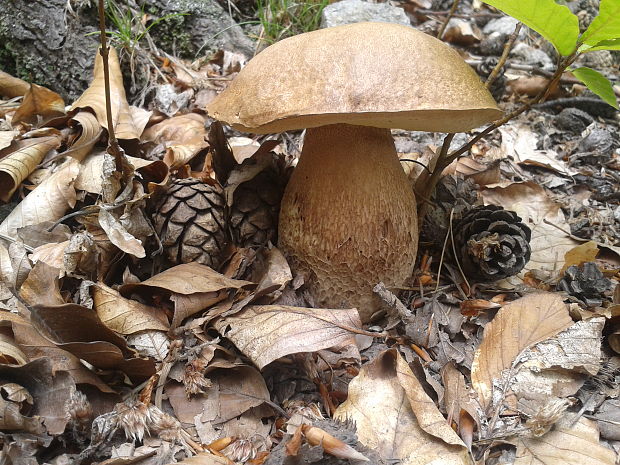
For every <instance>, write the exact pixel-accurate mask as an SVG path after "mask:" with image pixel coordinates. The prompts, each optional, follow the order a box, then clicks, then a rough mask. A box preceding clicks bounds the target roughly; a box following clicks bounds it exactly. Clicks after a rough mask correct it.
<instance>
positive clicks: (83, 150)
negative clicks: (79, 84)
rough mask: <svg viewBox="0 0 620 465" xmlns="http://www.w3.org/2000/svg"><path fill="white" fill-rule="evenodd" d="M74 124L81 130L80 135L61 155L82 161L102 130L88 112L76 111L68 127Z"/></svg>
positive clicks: (93, 116)
mask: <svg viewBox="0 0 620 465" xmlns="http://www.w3.org/2000/svg"><path fill="white" fill-rule="evenodd" d="M74 124H77V125H79V126H80V127H81V128H82V133H81V134H80V137H78V139H77V140H76V141H75V142H74V143H73V145H72V146H71V147H69V148H68V149H67V150H65V151H64V152H63V155H65V156H70V157H72V158H75V159H76V160H79V161H82V160H84V157H86V155H88V154H89V153H90V152H91V150H92V149H93V147H94V146H95V144H96V143H97V141H98V140H99V138H100V137H101V134H102V133H103V129H101V126H100V125H99V122H98V121H97V118H96V117H95V115H93V114H92V113H89V112H88V111H78V112H77V114H76V115H75V116H74V117H73V118H71V120H70V121H69V125H70V126H71V127H73V125H74ZM81 172H82V170H80V173H81ZM76 182H77V181H76Z"/></svg>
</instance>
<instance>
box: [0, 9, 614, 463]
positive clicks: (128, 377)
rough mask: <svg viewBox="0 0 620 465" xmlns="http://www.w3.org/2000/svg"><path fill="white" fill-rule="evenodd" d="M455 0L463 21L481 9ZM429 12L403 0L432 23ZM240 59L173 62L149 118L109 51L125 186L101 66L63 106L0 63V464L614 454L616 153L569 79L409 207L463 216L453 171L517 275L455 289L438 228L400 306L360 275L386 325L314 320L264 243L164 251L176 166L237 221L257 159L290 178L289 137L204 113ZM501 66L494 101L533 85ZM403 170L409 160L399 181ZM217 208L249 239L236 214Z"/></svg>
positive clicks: (282, 263) (608, 459)
mask: <svg viewBox="0 0 620 465" xmlns="http://www.w3.org/2000/svg"><path fill="white" fill-rule="evenodd" d="M463 3H464V5H461V7H460V8H464V10H463V11H465V12H468V11H469V12H470V13H471V12H473V15H474V16H472V18H477V16H475V15H476V14H478V13H479V12H481V11H483V10H480V8H481V6H480V5H478V6H476V2H473V4H474V6H473V7H472V6H471V5H470V4H469V3H470V2H463ZM546 3H548V2H546ZM431 6H432V5H431V4H430V2H407V5H404V7H405V10H406V11H408V12H409V14H410V16H411V17H412V18H414V22H416V21H417V22H419V23H420V24H421V23H424V24H425V26H424V27H431V28H435V29H437V28H438V27H439V26H440V21H439V20H438V19H437V18H441V15H439V16H433V14H432V13H428V11H427V10H426V9H427V8H430V7H431ZM547 6H548V7H549V8H551V7H552V6H550V5H547ZM472 8H473V10H472ZM457 11H458V10H457ZM484 11H486V10H484ZM485 14H486V13H485ZM491 14H493V13H491ZM461 16H465V15H461ZM447 26H448V27H447V28H446V31H445V33H444V39H445V40H447V41H449V42H451V43H453V44H455V45H457V46H461V47H464V48H463V51H464V53H465V54H467V55H468V59H469V60H470V61H472V62H473V61H475V60H477V59H478V58H479V55H477V53H478V52H480V51H482V50H484V47H485V46H487V45H488V44H487V43H486V41H487V37H485V33H483V32H482V31H481V27H479V25H477V24H476V20H475V19H471V18H463V17H459V18H455V19H453V20H452V21H450V22H449V23H448V24H447ZM531 26H532V27H534V28H536V27H538V26H537V25H536V24H533V25H531ZM539 32H540V31H539ZM546 33H548V31H546V30H545V31H543V35H545V34H546ZM519 40H522V39H519ZM555 45H556V47H558V48H564V47H565V44H563V43H556V44H555ZM526 58H527V57H526ZM244 63H245V60H244V59H242V58H240V57H237V56H235V55H234V54H231V52H223V53H221V54H219V55H216V56H215V57H214V58H213V60H212V61H211V62H206V64H204V65H203V67H202V68H201V69H199V70H197V69H196V68H190V67H188V66H186V65H185V64H183V63H182V62H181V61H180V60H177V59H173V60H171V61H170V62H169V63H168V64H167V65H165V66H162V69H164V71H165V72H167V73H170V75H174V76H175V79H178V80H179V81H183V82H184V85H185V86H187V87H190V88H191V87H192V86H195V87H196V88H197V89H199V90H198V91H197V92H196V93H194V92H193V91H192V92H189V93H188V94H183V91H181V90H180V88H179V89H177V88H174V87H173V88H172V97H173V98H172V99H171V101H170V102H169V104H168V105H164V102H162V101H160V102H159V104H160V105H161V108H160V109H159V110H160V111H159V112H158V111H151V110H152V109H153V108H155V107H153V108H151V109H149V110H148V111H147V110H144V109H140V108H136V107H132V106H131V105H130V104H129V102H128V101H127V96H126V94H125V89H124V87H123V79H122V74H121V68H120V65H119V63H118V59H117V58H116V57H115V55H114V54H112V56H111V59H110V64H111V79H110V80H111V84H112V99H111V104H112V122H113V125H114V129H115V132H116V136H117V137H118V139H119V140H121V142H122V145H123V148H124V149H125V150H126V151H127V153H128V154H129V155H131V156H129V155H127V156H123V157H124V159H125V160H126V161H125V163H127V169H126V170H124V173H125V178H124V179H117V178H115V177H114V174H113V173H114V171H115V167H114V165H113V163H114V160H112V157H111V156H110V154H109V153H107V152H106V150H105V147H104V146H103V145H102V141H101V136H102V134H104V133H105V130H106V129H107V124H108V123H107V119H106V115H105V100H104V99H103V82H104V81H103V70H102V59H101V56H100V55H99V54H97V57H96V60H95V75H94V78H93V82H92V84H91V87H90V88H89V89H87V90H86V91H85V93H84V94H83V95H82V97H80V98H79V99H78V100H77V101H76V102H73V103H72V104H71V105H70V106H69V107H68V110H67V112H65V106H64V102H63V101H62V99H61V98H60V97H59V96H58V95H57V94H55V93H54V92H53V91H52V90H49V89H45V88H44V87H41V86H37V85H35V84H33V85H30V84H28V83H25V82H24V81H21V80H19V79H17V78H14V77H12V76H10V75H8V74H6V73H3V72H0V94H1V95H2V96H4V97H6V98H8V99H12V98H15V97H23V98H22V99H21V103H19V104H13V103H11V104H10V105H7V106H4V105H2V106H0V116H1V117H2V118H3V119H2V120H0V123H1V124H0V129H2V130H0V199H2V201H3V202H5V203H6V202H12V203H11V204H9V205H10V206H11V209H10V210H7V212H8V214H4V215H2V221H1V222H0V234H1V236H0V238H1V240H0V322H1V327H2V332H1V335H0V357H1V362H2V363H0V379H2V383H0V391H1V393H2V395H1V396H0V401H1V402H2V403H3V406H2V411H3V412H4V413H3V415H2V421H1V422H0V423H1V424H0V431H2V438H3V450H2V452H0V454H2V455H1V457H2V458H3V460H9V461H12V462H7V463H28V464H30V463H33V464H34V463H100V464H126V463H141V464H142V463H143V464H167V463H187V464H227V465H230V464H231V463H240V464H252V465H257V464H267V465H269V464H272V465H273V464H281V463H326V464H327V463H346V462H350V463H364V462H370V463H373V464H383V463H386V464H387V463H393V461H395V460H398V461H399V462H400V463H403V464H418V463H419V464H422V463H436V464H472V463H489V464H495V463H514V464H524V463H528V464H531V463H540V464H555V463H569V464H571V463H574V464H586V465H587V464H607V463H609V464H612V463H615V462H617V457H618V451H619V450H620V446H619V444H620V428H619V427H618V422H619V421H620V418H619V416H620V414H619V413H618V412H619V411H620V405H619V404H618V402H617V398H618V396H619V395H620V387H619V379H620V375H619V373H620V342H619V341H620V336H619V335H620V310H619V306H620V297H619V295H620V294H618V292H619V291H618V289H620V287H618V270H619V267H620V261H619V258H618V252H619V249H618V248H617V247H618V246H619V245H620V244H618V232H617V231H618V228H619V226H618V224H619V221H620V214H619V213H618V212H619V211H620V206H619V205H618V200H619V199H618V197H617V195H615V194H614V192H617V188H618V179H619V178H618V175H617V172H618V168H619V167H620V164H618V156H619V155H620V154H619V153H618V138H619V134H618V130H617V126H614V123H613V122H612V121H611V120H610V119H609V117H608V114H607V113H605V112H604V111H600V110H597V109H594V110H590V111H591V112H592V113H587V112H585V113H586V116H584V115H581V114H579V113H576V112H574V111H572V110H573V109H574V108H573V107H569V108H570V109H571V112H567V111H566V108H564V107H563V103H562V102H563V101H564V100H566V99H567V98H574V99H576V101H579V95H578V92H581V91H582V90H583V89H581V90H580V89H579V88H576V87H575V86H576V84H575V83H574V82H573V81H571V80H570V78H569V77H566V78H564V82H562V83H561V86H560V88H558V89H557V92H556V93H555V94H554V95H553V96H554V97H556V98H557V103H556V104H555V105H556V107H555V108H554V107H553V106H552V105H553V102H554V100H550V102H549V104H550V105H547V104H543V105H547V106H546V107H543V106H540V107H536V108H535V109H533V110H531V111H530V112H528V113H526V115H527V117H525V116H524V117H521V118H519V119H517V120H515V121H513V122H511V123H510V124H508V125H506V126H504V127H502V128H501V129H500V131H499V134H498V135H495V136H493V135H492V136H491V137H488V138H485V139H482V140H480V141H478V142H477V143H476V144H475V145H474V146H473V147H472V149H471V150H470V152H469V154H467V156H466V157H462V158H460V159H458V160H456V161H455V162H454V163H453V164H452V165H451V166H449V167H448V168H446V170H445V171H444V173H443V175H444V178H443V179H442V184H440V186H439V192H442V194H441V195H443V197H441V198H440V197H439V194H438V195H437V196H436V197H435V199H433V202H434V208H436V210H433V212H431V214H430V216H432V215H433V214H435V215H437V217H439V213H437V212H439V210H441V209H443V213H442V214H444V216H443V218H444V220H445V218H447V217H450V214H449V215H447V216H446V215H445V213H446V209H448V210H452V209H454V208H455V205H460V207H462V208H463V211H464V210H465V209H467V208H468V207H470V206H471V205H470V200H471V199H466V197H465V196H464V195H463V185H464V184H463V183H467V182H473V184H469V185H470V186H472V185H473V186H474V187H473V188H470V194H472V193H473V194H475V195H474V201H476V202H477V203H484V204H487V205H488V204H491V205H499V206H502V207H504V208H505V209H508V210H513V211H515V212H516V213H517V214H518V215H519V216H520V217H521V218H522V221H523V222H524V224H526V225H527V226H528V227H529V228H530V229H531V231H532V241H531V247H532V252H531V258H530V260H529V263H528V264H527V265H526V267H525V268H524V269H523V271H521V272H520V273H519V274H518V275H517V276H513V277H510V278H507V279H504V280H502V281H498V282H495V283H476V282H474V281H470V280H467V279H466V277H464V276H463V275H462V273H461V271H460V269H459V264H458V261H457V260H455V257H454V256H453V255H450V252H448V254H447V255H446V256H444V254H443V252H442V247H443V239H444V237H445V236H444V235H443V234H442V237H441V238H439V240H436V241H435V242H434V243H431V242H429V243H426V244H425V243H423V244H422V247H421V251H420V254H421V256H423V257H424V258H423V259H422V260H420V262H419V263H420V265H419V267H418V270H419V271H417V272H416V276H414V280H413V281H412V283H411V284H412V286H411V287H410V288H408V289H405V290H404V292H403V293H402V294H401V295H400V299H399V298H398V297H396V295H395V294H393V293H392V292H393V291H394V292H395V291H396V290H394V289H387V288H385V286H381V285H380V283H377V284H378V286H377V287H376V292H377V294H378V295H379V296H380V298H381V299H382V300H384V301H385V302H386V305H387V307H388V318H387V320H382V321H380V322H378V323H377V324H373V325H366V326H363V325H362V324H361V321H360V319H359V314H358V313H357V310H356V309H321V308H312V307H314V305H313V301H312V298H311V296H309V295H308V294H307V293H306V292H305V291H304V279H305V277H304V276H294V275H293V274H292V273H291V270H290V268H289V266H288V263H287V261H286V258H285V257H284V255H283V254H282V253H281V252H280V251H279V250H278V248H277V247H275V246H274V243H275V241H274V243H269V240H267V241H265V242H264V243H262V244H260V245H258V246H257V245H256V244H252V245H250V246H248V245H247V244H243V245H240V244H234V243H230V244H226V247H223V248H222V250H221V256H220V257H218V259H219V260H221V263H222V266H221V267H220V268H219V269H218V270H215V269H212V268H210V267H208V266H206V265H204V264H201V263H199V262H197V261H194V262H190V263H170V261H168V260H164V259H163V258H162V255H161V250H162V248H163V247H164V245H163V244H162V243H161V242H160V238H159V237H157V234H156V232H155V230H154V229H153V227H152V223H151V216H152V214H153V212H152V211H151V210H150V208H151V205H152V203H151V198H157V196H158V195H163V194H162V190H163V188H164V187H165V186H166V185H167V183H168V182H169V179H170V178H171V177H178V178H185V177H196V178H198V179H201V180H203V181H204V182H208V183H212V184H215V183H219V184H221V185H222V187H223V189H222V192H223V195H224V198H223V202H224V203H225V204H226V205H227V207H230V208H236V207H237V204H236V202H240V201H239V200H238V196H239V195H240V194H239V193H240V192H241V191H243V190H244V188H248V186H249V185H250V184H251V183H252V182H257V181H256V180H257V179H262V178H261V176H263V175H262V174H261V173H263V174H264V173H266V172H268V171H269V170H274V169H275V168H274V167H276V168H277V170H276V171H275V172H277V173H278V174H279V176H281V177H282V179H284V182H285V180H286V177H287V175H288V173H290V171H291V169H293V166H294V164H295V157H294V156H293V153H294V149H293V145H294V144H293V143H292V141H294V139H295V138H296V137H298V135H295V134H293V135H285V136H284V139H285V143H284V144H282V143H281V144H280V145H278V143H277V141H274V140H269V139H258V138H253V139H250V138H247V137H241V134H239V133H237V132H235V131H229V130H226V132H224V130H222V128H221V127H218V126H217V124H212V122H211V120H210V119H209V118H208V117H207V116H205V115H204V112H202V111H200V110H199V109H200V108H202V107H204V104H205V103H206V102H207V101H208V100H209V99H212V98H213V97H214V96H215V94H216V93H217V92H219V91H220V90H221V89H222V88H223V87H224V86H225V83H226V82H227V81H226V79H229V78H230V77H232V76H234V74H235V73H236V72H238V71H239V69H240V67H241V66H243V64H244ZM518 65H519V64H518V63H516V65H515V66H514V67H512V68H510V69H509V70H508V71H507V72H506V74H507V75H508V77H509V78H510V79H512V84H511V85H508V86H507V87H506V88H505V89H504V90H503V96H504V103H505V104H506V105H508V106H509V105H511V104H512V103H513V101H515V100H518V99H519V98H521V96H522V95H526V94H529V95H534V94H536V93H537V92H538V91H539V90H540V85H545V82H544V78H541V79H542V81H541V79H538V80H539V81H541V82H542V84H541V83H537V82H534V81H532V79H530V78H531V76H528V75H527V72H529V71H532V67H531V65H528V64H522V65H520V66H521V67H522V69H524V70H525V71H526V72H525V73H523V72H522V71H521V70H519V69H518ZM527 66H530V68H527ZM523 67H525V68H523ZM616 71H617V70H616ZM616 76H617V74H616ZM205 77H206V78H207V79H206V80H205V79H204V78H205ZM209 77H217V78H223V80H221V81H217V80H209V79H208V78H209ZM199 81H200V82H201V84H200V85H198V84H197V83H198V82H199ZM571 82H572V85H573V87H572V88H570V86H569V85H567V84H571ZM205 83H206V84H205ZM200 86H202V87H200ZM537 86H539V87H537ZM168 90H169V91H170V90H171V89H168ZM175 93H176V94H175ZM181 94H183V95H181ZM188 95H193V98H194V103H193V104H194V105H195V107H194V108H192V109H190V108H191V107H188V106H187V105H191V104H188V103H187V102H188V99H187V96H188ZM199 102H201V103H199ZM0 103H3V104H4V102H3V101H0ZM597 108H598V107H597ZM547 109H551V110H552V112H553V113H552V114H550V113H546V111H547ZM579 111H581V110H579ZM569 113H570V114H569ZM590 114H593V115H594V117H593V116H589V115H590ZM209 125H211V127H210V128H208V126H209ZM580 125H583V127H582V126H580ZM209 129H210V130H209ZM428 137H431V136H428V135H421V134H406V135H405V136H403V139H402V140H405V139H406V140H407V141H408V142H411V141H414V143H413V145H409V146H408V147H407V148H406V149H404V150H400V148H399V151H400V152H402V158H403V159H405V158H406V159H413V158H418V160H423V161H424V162H425V163H427V162H432V160H431V158H432V156H433V154H432V153H430V152H429V151H428V146H433V147H435V148H436V147H437V141H435V140H431V139H428ZM287 138H288V139H287ZM425 138H426V139H425ZM416 144H417V145H416ZM421 146H424V147H425V148H424V150H418V148H419V147H421ZM403 165H407V162H403ZM418 168H419V167H415V168H412V167H411V166H409V167H408V168H407V169H412V171H411V173H410V175H409V176H410V179H411V180H412V181H415V180H416V178H417V177H418V176H419V175H420V172H421V171H420V170H419V169H418ZM422 171H423V170H422ZM263 178H264V176H263ZM421 178H422V177H420V179H421ZM467 180H469V181H467ZM259 185H260V183H259ZM442 189H443V191H442ZM466 189H467V188H466ZM446 196H447V197H446ZM238 208H240V211H241V213H242V214H243V215H245V216H243V215H242V216H243V217H244V218H250V221H254V223H255V224H256V225H260V224H262V223H261V221H262V217H261V218H259V216H258V214H257V213H256V212H257V211H259V210H254V208H255V206H250V205H248V204H243V206H239V207H238ZM448 213H449V211H448ZM458 214H459V213H458V212H457V216H456V217H455V218H453V221H454V220H456V218H457V217H458ZM252 215H255V216H252ZM259 220H260V221H259ZM244 221H245V219H244ZM443 224H444V225H447V226H448V228H447V229H445V231H446V234H448V237H449V234H450V233H449V221H448V222H447V223H446V222H444V223H443ZM255 227H257V228H260V227H262V226H255ZM442 231H444V230H443V229H442ZM265 237H271V238H273V237H275V236H270V235H269V234H267V235H266V236H265ZM436 239H437V238H436ZM188 241H190V242H188V243H191V238H190V239H188ZM446 243H447V244H450V242H449V241H448V242H446ZM442 260H443V262H442V267H441V268H440V267H439V266H438V265H439V262H440V261H442ZM593 276H594V277H593ZM593 283H594V284H593ZM614 289H615V292H614ZM57 444H63V446H62V447H58V445H57ZM43 456H45V457H50V458H49V459H42V458H41V457H43ZM502 460H503V461H502Z"/></svg>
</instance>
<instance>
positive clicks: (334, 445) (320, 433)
mask: <svg viewBox="0 0 620 465" xmlns="http://www.w3.org/2000/svg"><path fill="white" fill-rule="evenodd" d="M300 428H301V430H302V432H303V433H304V436H305V437H306V440H307V441H308V443H309V444H310V445H312V446H321V447H322V448H323V450H324V451H325V452H327V453H328V454H330V455H333V456H334V457H338V458H339V459H344V460H358V461H361V462H369V461H370V460H369V459H368V458H367V457H366V456H364V455H363V454H360V453H359V452H358V451H356V450H355V449H353V448H352V447H351V446H349V445H348V444H346V443H344V442H342V441H341V440H340V439H338V438H335V437H334V436H332V435H331V434H329V433H327V432H326V431H324V430H322V429H321V428H317V427H316V426H310V425H305V424H304V425H301V426H300Z"/></svg>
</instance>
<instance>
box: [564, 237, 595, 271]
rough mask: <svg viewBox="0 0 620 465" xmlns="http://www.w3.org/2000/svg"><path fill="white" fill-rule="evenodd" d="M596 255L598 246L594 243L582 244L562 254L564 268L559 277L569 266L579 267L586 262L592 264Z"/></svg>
mask: <svg viewBox="0 0 620 465" xmlns="http://www.w3.org/2000/svg"><path fill="white" fill-rule="evenodd" d="M597 255H598V245H596V242H594V241H588V242H584V243H583V244H581V245H578V246H576V247H574V248H572V249H570V250H569V251H568V252H566V253H565V254H564V266H563V267H562V269H561V270H560V273H559V275H560V276H562V275H563V274H564V272H565V271H566V269H567V268H568V267H569V266H573V265H575V266H581V265H583V264H584V263H586V262H593V261H594V260H596V256H597Z"/></svg>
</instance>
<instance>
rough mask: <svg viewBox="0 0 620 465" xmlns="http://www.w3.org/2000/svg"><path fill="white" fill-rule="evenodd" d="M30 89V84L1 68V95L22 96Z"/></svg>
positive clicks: (9, 96)
mask: <svg viewBox="0 0 620 465" xmlns="http://www.w3.org/2000/svg"><path fill="white" fill-rule="evenodd" d="M28 89H30V84H29V83H28V82H26V81H23V80H21V79H19V78H16V77H13V76H11V75H10V74H8V73H5V72H4V71H2V70H0V95H4V96H5V97H8V98H14V97H21V96H22V95H24V94H26V92H28Z"/></svg>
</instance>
